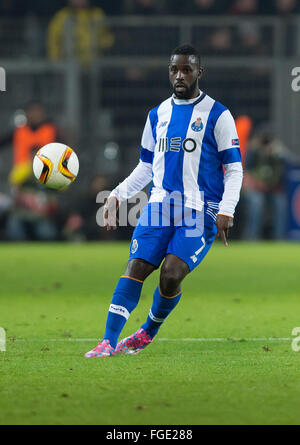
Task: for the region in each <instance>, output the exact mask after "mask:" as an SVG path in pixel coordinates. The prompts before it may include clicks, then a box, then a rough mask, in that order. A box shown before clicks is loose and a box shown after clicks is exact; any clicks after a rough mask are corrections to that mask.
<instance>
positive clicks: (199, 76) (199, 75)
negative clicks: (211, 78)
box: [198, 67, 204, 80]
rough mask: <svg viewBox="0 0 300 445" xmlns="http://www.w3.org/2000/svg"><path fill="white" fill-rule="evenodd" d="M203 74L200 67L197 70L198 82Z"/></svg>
mask: <svg viewBox="0 0 300 445" xmlns="http://www.w3.org/2000/svg"><path fill="white" fill-rule="evenodd" d="M203 73H204V68H202V67H200V68H199V73H198V79H199V80H200V79H201V77H202V75H203Z"/></svg>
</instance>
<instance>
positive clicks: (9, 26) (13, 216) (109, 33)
mask: <svg viewBox="0 0 300 445" xmlns="http://www.w3.org/2000/svg"><path fill="white" fill-rule="evenodd" d="M0 12H1V16H0V34H1V39H0V66H1V67H3V68H4V69H5V71H6V91H5V92H1V93H0V101H1V107H0V119H1V130H0V149H1V150H0V186H1V188H0V191H1V193H0V239H1V240H36V239H37V240H72V241H80V240H100V239H105V238H109V239H113V238H114V239H128V238H129V237H130V234H131V232H132V229H131V228H121V229H120V230H118V231H116V232H115V233H113V234H109V237H108V235H107V233H106V231H105V230H103V229H100V228H99V227H98V226H97V225H96V211H97V209H98V208H99V204H97V203H96V194H97V193H98V192H99V191H101V190H104V189H106V190H107V189H108V190H109V189H112V188H113V187H115V186H116V185H117V184H118V182H120V181H121V180H122V179H123V178H125V177H126V176H127V175H128V174H129V173H130V172H131V170H132V169H133V168H134V167H135V165H136V163H137V162H138V158H139V147H140V138H141V133H142V130H143V126H144V123H145V119H146V115H147V112H148V110H149V109H150V108H151V107H153V106H156V105H157V104H158V103H160V102H161V101H162V100H164V99H165V98H166V97H168V96H169V95H170V87H169V81H168V70H167V66H168V58H169V55H170V52H171V51H172V49H173V48H174V47H176V46H177V45H179V44H183V43H192V44H193V45H194V46H196V47H197V48H198V49H199V51H200V54H201V55H202V64H203V66H204V68H205V75H204V77H203V80H202V82H201V85H200V87H201V89H203V90H204V91H206V92H207V93H208V94H209V95H211V96H212V97H214V98H216V99H217V100H219V101H220V102H222V103H224V104H225V105H226V106H228V107H229V108H230V110H231V111H232V113H233V115H234V117H235V119H236V123H237V127H238V132H239V136H240V139H241V149H242V155H243V163H244V168H245V181H244V188H243V193H242V197H241V201H240V203H239V206H238V209H237V213H236V220H237V224H236V227H235V228H234V231H233V232H232V237H233V238H236V239H247V240H254V239H263V238H264V239H289V240H300V148H299V140H300V126H299V109H300V91H299V92H297V91H295V89H294V90H293V88H292V81H293V76H292V70H293V68H294V67H297V66H299V65H300V63H299V56H300V15H299V13H300V2H299V0H271V1H268V2H266V1H260V0H239V1H236V0H218V1H216V0H189V1H185V2H181V1H177V0H157V1H156V0H119V1H118V0H114V1H109V0H102V1H101V0H52V1H43V2H35V1H33V0H31V1H29V0H28V1H27V2H23V1H20V0H2V1H1V3H0ZM298 83H299V82H298ZM28 125H29V126H28ZM47 125H48V127H49V126H50V127H49V128H50V129H52V130H53V133H51V131H52V130H51V131H50V133H51V135H50V136H47V134H48V133H47V132H46V133H43V136H41V135H38V134H37V133H38V132H39V130H40V131H41V132H43V131H44V130H45V128H44V127H45V126H47ZM48 127H47V128H48ZM26 128H27V129H29V133H30V134H29V133H28V132H27V133H26V132H25V133H24V132H22V131H23V130H24V129H26ZM49 128H48V129H49ZM20 129H21V130H22V131H21V132H20ZM44 137H46V138H47V137H49V142H52V140H53V138H54V140H56V141H58V142H64V143H66V144H68V145H70V146H71V147H72V148H74V150H75V151H76V152H77V153H78V156H79V159H80V172H79V176H78V179H77V180H76V182H75V183H74V184H72V186H71V187H70V188H69V190H67V191H66V192H64V193H53V192H49V191H47V190H45V188H43V187H42V186H40V187H39V185H38V184H37V183H36V181H33V178H32V175H31V172H30V171H28V170H26V168H25V169H23V168H22V159H23V158H22V150H25V151H26V149H27V148H28V144H29V147H30V150H31V152H32V153H34V152H35V150H36V149H37V148H38V146H39V143H41V141H43V143H42V145H44V143H45V139H44ZM26 138H27V139H26ZM25 139H26V143H25V142H24V141H25ZM20 140H21V142H20ZM26 144H27V145H26ZM26 147H27V148H26ZM20 159H21V161H20ZM25 161H26V159H25ZM25 161H24V162H25ZM20 163H21V165H20Z"/></svg>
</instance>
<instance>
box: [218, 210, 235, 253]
mask: <svg viewBox="0 0 300 445" xmlns="http://www.w3.org/2000/svg"><path fill="white" fill-rule="evenodd" d="M216 225H217V228H218V233H217V237H220V238H221V239H222V241H223V243H224V245H225V246H228V243H227V238H228V231H229V229H230V228H231V227H232V226H233V218H232V217H231V216H226V215H218V216H217V220H216Z"/></svg>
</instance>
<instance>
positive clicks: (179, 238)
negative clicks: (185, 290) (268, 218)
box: [116, 214, 217, 354]
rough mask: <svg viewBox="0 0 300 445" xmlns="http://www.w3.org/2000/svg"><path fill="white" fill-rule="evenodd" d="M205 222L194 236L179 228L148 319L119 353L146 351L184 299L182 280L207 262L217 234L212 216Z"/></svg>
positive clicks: (121, 343) (126, 340)
mask: <svg viewBox="0 0 300 445" xmlns="http://www.w3.org/2000/svg"><path fill="white" fill-rule="evenodd" d="M201 219H202V222H201V223H200V224H199V225H198V227H196V228H195V229H192V230H195V231H194V232H193V234H192V235H193V236H189V235H191V233H189V234H188V235H187V232H186V230H187V227H186V226H185V225H184V224H183V226H180V227H177V228H176V230H175V232H174V235H173V236H172V238H171V240H170V243H169V246H168V249H167V256H166V259H165V262H164V263H163V266H162V268H161V275H160V283H159V286H158V287H157V288H156V289H155V292H154V296H153V304H152V307H151V309H150V312H149V315H148V318H147V320H146V322H145V323H144V324H143V325H142V327H141V328H140V329H139V330H138V331H137V332H135V333H134V334H132V335H131V336H130V337H127V338H125V339H123V340H121V341H120V342H119V343H118V345H117V347H116V350H117V351H118V352H122V353H125V354H127V353H131V354H137V353H138V352H140V351H141V350H142V349H144V348H145V347H146V346H147V345H148V344H150V343H151V342H152V341H153V338H154V336H155V335H156V333H157V332H158V330H159V328H160V327H161V325H162V324H163V322H164V321H165V320H166V318H167V317H168V316H169V315H170V313H171V312H172V310H173V309H174V308H175V307H176V305H177V304H178V302H179V300H180V298H181V295H182V293H181V287H180V284H181V282H182V280H183V279H184V277H185V276H186V275H187V274H188V273H189V272H191V271H192V270H193V269H194V268H195V267H196V266H198V265H199V264H200V263H201V261H202V260H203V259H204V257H205V256H206V254H207V252H208V251H209V249H210V247H211V245H212V243H213V241H214V239H215V236H216V233H217V228H216V225H215V221H214V220H213V218H212V217H211V216H209V215H207V214H206V215H205V216H204V214H202V215H201V218H200V220H201ZM188 230H189V228H188Z"/></svg>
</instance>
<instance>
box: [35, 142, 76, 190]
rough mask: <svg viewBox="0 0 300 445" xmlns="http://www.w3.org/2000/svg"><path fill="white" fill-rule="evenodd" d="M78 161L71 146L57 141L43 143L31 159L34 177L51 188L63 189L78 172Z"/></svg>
mask: <svg viewBox="0 0 300 445" xmlns="http://www.w3.org/2000/svg"><path fill="white" fill-rule="evenodd" d="M78 170H79V161H78V157H77V155H76V153H75V152H74V151H73V150H72V148H70V147H68V146H67V145H64V144H59V143H58V142H53V143H51V144H47V145H44V147H42V148H40V149H39V151H38V152H37V153H36V155H35V157H34V159H33V173H34V176H35V177H36V179H37V180H38V181H39V182H41V183H42V184H44V185H46V186H47V187H49V188H52V189H63V188H66V187H68V185H70V184H71V182H73V181H74V180H75V178H76V176H77V174H78Z"/></svg>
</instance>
